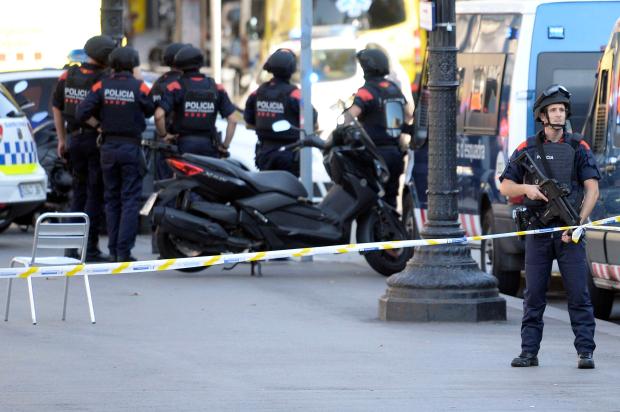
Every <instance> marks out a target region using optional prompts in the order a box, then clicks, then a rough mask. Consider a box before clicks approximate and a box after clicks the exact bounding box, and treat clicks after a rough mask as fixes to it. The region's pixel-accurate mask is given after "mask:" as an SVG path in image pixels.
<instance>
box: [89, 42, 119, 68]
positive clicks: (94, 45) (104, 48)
mask: <svg viewBox="0 0 620 412" xmlns="http://www.w3.org/2000/svg"><path fill="white" fill-rule="evenodd" d="M115 48H116V42H115V41H114V40H113V39H112V38H111V37H110V36H105V35H102V36H94V37H91V38H90V39H88V40H87V41H86V43H85V44H84V51H85V52H86V55H87V56H88V57H90V58H91V59H93V60H95V61H97V62H98V63H101V64H106V63H107V61H108V56H109V55H110V53H111V52H112V50H114V49H115Z"/></svg>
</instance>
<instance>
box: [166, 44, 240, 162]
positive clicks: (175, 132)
mask: <svg viewBox="0 0 620 412" xmlns="http://www.w3.org/2000/svg"><path fill="white" fill-rule="evenodd" d="M174 65H175V66H176V67H178V68H179V69H181V70H183V75H182V76H181V77H180V78H179V79H178V80H175V81H173V82H171V83H169V84H168V86H167V87H166V91H165V93H164V95H163V96H162V99H161V101H160V102H159V107H157V110H156V111H155V125H156V126H157V133H158V134H159V137H162V138H164V139H165V140H166V141H169V142H170V141H172V140H174V139H175V138H178V146H179V151H180V152H181V153H193V154H197V155H202V156H211V157H226V156H228V148H229V146H230V142H231V141H232V138H233V135H234V134H235V128H236V127H237V122H236V121H235V118H234V116H233V115H234V112H235V106H233V104H232V102H231V101H230V98H229V97H228V93H226V90H224V87H223V86H222V85H220V84H216V83H215V80H213V79H212V78H211V77H208V76H205V75H204V74H202V73H200V72H199V69H200V68H201V67H202V66H203V65H204V56H203V54H202V52H201V51H200V50H199V49H197V48H196V47H192V46H187V47H184V48H182V49H181V50H179V52H178V53H177V54H176V55H175V56H174ZM218 112H219V113H220V115H221V116H222V117H224V118H226V120H227V121H228V125H227V127H226V137H225V139H224V142H220V138H219V135H218V132H217V129H216V127H215V121H216V119H217V113H218ZM168 113H172V125H171V129H172V130H171V133H168V132H167V130H166V115H167V114H168Z"/></svg>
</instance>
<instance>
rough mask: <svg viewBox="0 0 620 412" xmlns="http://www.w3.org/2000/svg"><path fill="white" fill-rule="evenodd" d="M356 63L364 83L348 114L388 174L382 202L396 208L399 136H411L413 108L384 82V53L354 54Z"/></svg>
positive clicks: (386, 70)
mask: <svg viewBox="0 0 620 412" xmlns="http://www.w3.org/2000/svg"><path fill="white" fill-rule="evenodd" d="M357 59H358V61H359V63H360V66H362V70H364V79H365V80H366V82H365V83H364V86H363V87H361V88H360V89H359V90H358V91H357V93H356V94H355V98H354V100H353V105H352V106H351V107H350V108H349V109H348V111H347V114H348V115H349V116H352V117H355V118H358V119H359V121H360V123H361V124H362V126H363V127H364V130H365V131H366V133H368V135H369V136H370V138H371V139H372V140H373V142H374V143H375V145H376V146H377V150H378V151H379V154H380V155H381V156H382V157H383V160H385V163H386V164H387V166H388V170H389V172H390V179H389V180H388V182H387V183H386V185H385V201H386V202H387V203H389V204H390V205H392V206H394V207H396V197H397V196H398V185H399V179H400V175H401V174H402V173H403V170H404V161H403V155H404V153H403V151H402V150H401V149H400V135H401V133H402V132H407V133H409V134H412V133H411V131H410V130H409V129H408V127H410V124H411V122H412V121H413V108H412V107H411V106H410V103H408V102H407V99H405V96H404V95H403V93H402V92H401V91H400V88H399V87H398V86H397V85H396V84H395V83H394V82H392V81H391V80H388V79H387V78H386V76H387V75H388V74H389V73H390V65H389V61H388V58H387V56H386V55H385V53H383V52H382V51H381V50H379V49H364V50H361V51H360V52H358V53H357Z"/></svg>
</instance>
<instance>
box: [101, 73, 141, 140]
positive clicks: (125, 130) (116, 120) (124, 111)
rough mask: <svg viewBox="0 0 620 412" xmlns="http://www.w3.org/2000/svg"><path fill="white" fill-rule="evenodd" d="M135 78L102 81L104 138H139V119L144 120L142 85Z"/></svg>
mask: <svg viewBox="0 0 620 412" xmlns="http://www.w3.org/2000/svg"><path fill="white" fill-rule="evenodd" d="M141 84H142V82H141V81H140V80H137V79H134V78H131V77H130V78H121V79H117V78H114V77H112V78H105V79H103V80H101V92H102V94H103V104H102V105H101V110H100V113H101V130H102V131H103V134H104V136H106V135H109V136H125V137H136V138H139V137H140V134H141V130H139V129H140V127H139V125H138V122H137V121H138V119H142V120H143V119H144V113H143V112H142V108H141V107H140V103H139V101H138V100H139V97H140V85H141Z"/></svg>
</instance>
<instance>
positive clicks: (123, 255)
mask: <svg viewBox="0 0 620 412" xmlns="http://www.w3.org/2000/svg"><path fill="white" fill-rule="evenodd" d="M139 65H140V61H139V58H138V53H137V52H136V51H135V50H134V49H133V48H131V47H122V48H118V49H116V50H114V51H113V52H112V53H111V54H110V66H111V67H112V69H113V70H114V73H113V74H112V75H111V76H110V77H109V78H104V79H102V80H100V81H99V82H97V83H95V85H94V86H93V87H92V89H91V92H90V94H89V95H88V97H86V99H85V100H84V101H83V102H82V104H80V105H79V106H78V110H77V117H78V120H80V121H83V122H88V123H89V124H90V125H92V126H93V127H97V128H100V129H101V134H102V138H103V145H102V146H101V168H102V171H103V183H104V188H105V206H106V214H107V223H108V236H109V238H110V239H109V243H108V247H109V249H110V255H112V256H114V257H115V258H116V259H115V260H116V261H118V262H127V261H133V260H135V258H134V257H132V256H131V249H132V248H133V246H134V243H135V239H136V234H137V231H138V222H139V215H138V210H139V206H140V195H141V193H142V176H143V174H144V158H143V156H142V150H141V147H140V140H141V134H142V132H143V131H144V129H145V128H146V123H145V118H147V117H150V116H152V115H153V112H154V110H155V104H154V103H153V100H151V98H150V97H149V91H150V90H149V88H148V86H147V85H146V84H144V82H143V81H141V80H138V79H136V78H135V77H134V75H133V73H132V70H133V69H134V68H135V67H137V66H139Z"/></svg>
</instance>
